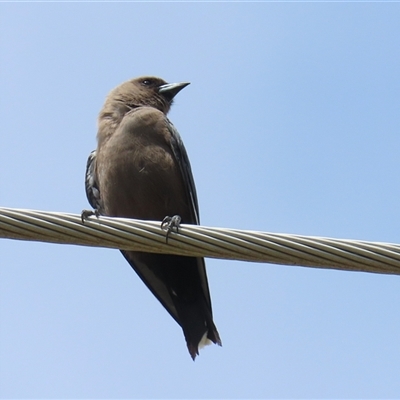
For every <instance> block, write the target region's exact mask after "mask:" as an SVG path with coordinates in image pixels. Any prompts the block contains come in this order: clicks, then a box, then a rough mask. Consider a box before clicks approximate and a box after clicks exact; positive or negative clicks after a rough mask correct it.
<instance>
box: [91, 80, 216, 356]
mask: <svg viewBox="0 0 400 400" xmlns="http://www.w3.org/2000/svg"><path fill="white" fill-rule="evenodd" d="M187 85H188V83H179V84H167V83H166V82H165V81H163V80H162V79H160V78H155V77H142V78H137V79H133V80H130V81H128V82H125V83H123V84H122V85H120V86H118V87H117V88H115V89H114V90H112V91H111V92H110V94H109V95H108V97H107V98H106V101H105V104H104V106H103V109H102V110H101V112H100V115H99V122H98V125H99V129H98V134H97V140H98V146H97V150H96V151H94V152H92V153H91V155H90V156H89V159H88V164H87V170H86V193H87V196H88V200H89V202H90V204H91V205H92V207H93V208H94V209H95V210H97V212H98V213H99V214H100V215H107V216H115V217H128V218H138V219H144V220H158V221H161V220H163V219H164V217H166V216H173V215H179V216H180V217H181V218H182V222H183V223H188V224H199V216H198V214H199V212H198V204H197V195H196V189H195V185H194V181H193V176H192V171H191V168H190V163H189V159H188V157H187V154H186V150H185V148H184V146H183V143H182V140H181V138H180V136H179V134H178V132H177V131H176V129H175V128H174V126H173V125H172V124H171V122H170V121H169V120H168V119H167V117H166V114H167V113H168V111H169V109H170V107H171V104H172V101H173V98H174V96H175V95H176V94H177V93H178V92H179V91H180V90H181V89H183V88H184V87H185V86H187ZM121 252H122V254H123V255H124V257H125V258H126V259H127V261H128V262H129V264H130V265H131V266H132V268H133V269H134V270H135V271H136V272H137V274H138V275H139V276H140V278H141V279H142V280H143V281H144V283H145V284H146V285H147V287H148V288H149V289H150V290H151V291H152V292H153V294H154V295H155V296H156V297H157V298H158V300H159V301H160V302H161V303H162V304H163V306H164V307H165V308H166V309H167V311H168V312H169V313H170V314H171V316H172V317H173V318H174V319H175V320H176V322H178V324H180V325H181V327H182V329H183V333H184V336H185V339H186V343H187V346H188V349H189V353H190V355H191V356H192V358H193V359H195V357H196V355H197V354H198V349H199V346H200V347H201V346H202V345H203V344H206V342H207V341H212V342H214V343H217V344H219V345H221V340H220V338H219V334H218V331H217V329H216V327H215V325H214V322H213V318H212V310H211V299H210V293H209V289H208V283H207V275H206V271H205V264H204V259H203V258H198V257H197V258H196V257H183V256H175V255H164V254H153V253H143V252H134V251H121Z"/></svg>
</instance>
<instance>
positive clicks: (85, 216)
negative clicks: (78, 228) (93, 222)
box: [81, 209, 100, 224]
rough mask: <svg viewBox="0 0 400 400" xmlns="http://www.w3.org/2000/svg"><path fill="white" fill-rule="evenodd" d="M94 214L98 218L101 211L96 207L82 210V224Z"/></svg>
mask: <svg viewBox="0 0 400 400" xmlns="http://www.w3.org/2000/svg"><path fill="white" fill-rule="evenodd" d="M92 215H95V216H96V218H99V217H100V213H99V210H97V209H95V210H82V212H81V220H82V224H84V223H85V221H86V220H87V219H88V218H89V217H91V216H92Z"/></svg>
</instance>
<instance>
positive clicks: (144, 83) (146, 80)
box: [142, 79, 152, 86]
mask: <svg viewBox="0 0 400 400" xmlns="http://www.w3.org/2000/svg"><path fill="white" fill-rule="evenodd" d="M151 83H152V82H151V80H150V79H144V80H143V81H142V84H143V85H145V86H150V85H151Z"/></svg>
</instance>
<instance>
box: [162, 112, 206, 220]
mask: <svg viewBox="0 0 400 400" xmlns="http://www.w3.org/2000/svg"><path fill="white" fill-rule="evenodd" d="M167 123H168V130H169V131H170V133H171V147H172V151H173V153H174V156H175V158H176V161H177V162H178V165H179V169H180V171H181V174H182V177H183V181H184V184H185V189H186V192H187V195H188V197H189V200H190V205H191V208H192V211H193V221H190V223H191V224H195V225H199V224H200V215H199V204H198V201H197V193H196V186H195V184H194V179H193V174H192V168H191V167H190V162H189V157H188V155H187V153H186V149H185V146H184V145H183V141H182V139H181V136H180V135H179V132H178V131H177V130H176V128H175V127H174V125H173V124H172V122H171V121H169V120H168V119H167ZM183 222H185V221H183ZM187 222H189V221H187Z"/></svg>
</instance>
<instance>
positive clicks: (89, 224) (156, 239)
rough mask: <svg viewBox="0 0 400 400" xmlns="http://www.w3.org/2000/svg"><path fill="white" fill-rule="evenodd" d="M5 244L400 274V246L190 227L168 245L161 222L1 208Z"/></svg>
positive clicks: (183, 227) (173, 235)
mask: <svg viewBox="0 0 400 400" xmlns="http://www.w3.org/2000/svg"><path fill="white" fill-rule="evenodd" d="M0 238H8V239H19V240H31V241H42V242H49V243H59V244H73V245H81V246H96V247H108V248H116V249H122V250H136V251H145V252H154V253H165V254H179V255H185V256H201V257H211V258H223V259H232V260H240V261H253V262H266V263H273V264H284V265H298V266H304V267H316V268H330V269H340V270H346V271H365V272H374V273H384V274H397V275H399V274H400V245H398V244H392V243H380V242H366V241H357V240H345V239H332V238H324V237H313V236H301V235H289V234H277V233H267V232H257V231H247V230H237V229H225V228H211V227H204V226H197V225H186V224H182V225H181V226H180V228H179V231H178V232H171V233H170V235H169V238H168V242H166V232H165V231H164V230H162V229H161V223H160V222H157V221H142V220H133V219H126V218H109V217H103V216H101V217H100V218H96V217H95V216H93V217H90V218H88V219H87V220H86V221H85V223H82V221H81V216H80V215H77V214H68V213H59V212H47V211H35V210H22V209H12V208H0Z"/></svg>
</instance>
